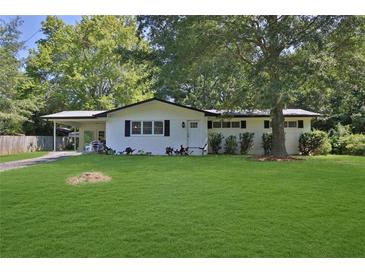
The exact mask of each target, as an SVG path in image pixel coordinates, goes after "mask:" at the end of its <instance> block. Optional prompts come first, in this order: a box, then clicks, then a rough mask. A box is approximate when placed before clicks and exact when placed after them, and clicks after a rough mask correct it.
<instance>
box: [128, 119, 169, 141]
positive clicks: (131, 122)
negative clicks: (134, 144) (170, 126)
mask: <svg viewBox="0 0 365 274" xmlns="http://www.w3.org/2000/svg"><path fill="white" fill-rule="evenodd" d="M135 122H139V123H141V133H140V134H133V128H132V124H133V123H135ZM144 122H152V133H151V134H144V133H143V127H144V126H143V124H144ZM155 122H161V123H162V133H159V134H155ZM164 132H165V123H164V120H130V136H135V137H138V136H144V137H148V136H164Z"/></svg>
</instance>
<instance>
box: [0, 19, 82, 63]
mask: <svg viewBox="0 0 365 274" xmlns="http://www.w3.org/2000/svg"><path fill="white" fill-rule="evenodd" d="M14 17H15V16H0V18H1V19H3V20H5V21H6V22H8V21H9V20H11V18H14ZM20 17H21V19H22V20H23V25H22V26H21V27H20V31H21V32H22V35H21V40H22V41H25V48H24V49H23V50H21V51H20V52H19V56H18V57H19V58H25V57H27V56H28V50H29V49H31V48H35V47H36V44H35V42H36V41H38V40H39V39H41V38H42V37H43V35H42V33H41V22H42V21H43V20H45V19H46V16H45V15H41V16H39V15H27V16H20ZM57 17H59V18H61V19H62V20H63V21H64V22H65V23H66V24H75V23H76V22H78V21H80V20H81V16H71V15H62V16H57Z"/></svg>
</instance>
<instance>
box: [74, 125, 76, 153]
mask: <svg viewBox="0 0 365 274" xmlns="http://www.w3.org/2000/svg"><path fill="white" fill-rule="evenodd" d="M75 134H76V127H74V151H76V136H75Z"/></svg>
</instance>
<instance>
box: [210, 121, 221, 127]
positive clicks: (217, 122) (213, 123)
mask: <svg viewBox="0 0 365 274" xmlns="http://www.w3.org/2000/svg"><path fill="white" fill-rule="evenodd" d="M214 123H219V127H216V126H214ZM212 128H222V121H213V124H212Z"/></svg>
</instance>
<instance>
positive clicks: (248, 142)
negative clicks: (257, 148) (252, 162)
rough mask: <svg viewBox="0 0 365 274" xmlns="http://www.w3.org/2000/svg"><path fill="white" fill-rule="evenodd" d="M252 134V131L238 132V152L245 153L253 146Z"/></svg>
mask: <svg viewBox="0 0 365 274" xmlns="http://www.w3.org/2000/svg"><path fill="white" fill-rule="evenodd" d="M253 136H254V133H252V132H245V133H240V153H241V154H247V153H248V152H249V151H250V149H251V148H252V146H253Z"/></svg>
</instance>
